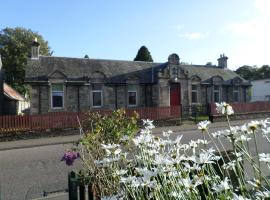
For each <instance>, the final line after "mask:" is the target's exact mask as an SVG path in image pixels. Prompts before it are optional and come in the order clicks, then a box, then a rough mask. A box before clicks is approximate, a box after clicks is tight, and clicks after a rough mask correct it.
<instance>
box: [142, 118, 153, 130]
mask: <svg viewBox="0 0 270 200" xmlns="http://www.w3.org/2000/svg"><path fill="white" fill-rule="evenodd" d="M153 122H154V121H153V120H149V119H146V120H145V119H143V125H145V128H146V129H153V128H155V126H154V124H153Z"/></svg>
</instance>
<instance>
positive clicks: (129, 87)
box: [128, 85, 136, 91]
mask: <svg viewBox="0 0 270 200" xmlns="http://www.w3.org/2000/svg"><path fill="white" fill-rule="evenodd" d="M135 90H136V85H128V91H135Z"/></svg>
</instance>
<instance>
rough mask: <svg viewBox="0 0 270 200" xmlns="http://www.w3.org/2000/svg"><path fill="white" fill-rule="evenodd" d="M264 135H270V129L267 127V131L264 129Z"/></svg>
mask: <svg viewBox="0 0 270 200" xmlns="http://www.w3.org/2000/svg"><path fill="white" fill-rule="evenodd" d="M262 134H263V135H264V136H267V135H270V127H267V128H265V129H262Z"/></svg>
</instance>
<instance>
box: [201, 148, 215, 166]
mask: <svg viewBox="0 0 270 200" xmlns="http://www.w3.org/2000/svg"><path fill="white" fill-rule="evenodd" d="M213 151H214V150H213V149H212V148H210V149H208V150H207V151H205V150H203V152H202V153H200V154H199V158H197V159H196V162H197V163H198V164H206V163H214V160H219V159H220V156H215V155H214V154H213Z"/></svg>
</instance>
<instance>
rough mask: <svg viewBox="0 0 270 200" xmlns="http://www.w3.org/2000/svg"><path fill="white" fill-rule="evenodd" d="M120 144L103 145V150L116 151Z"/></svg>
mask: <svg viewBox="0 0 270 200" xmlns="http://www.w3.org/2000/svg"><path fill="white" fill-rule="evenodd" d="M116 147H119V144H101V148H102V149H115V148H116Z"/></svg>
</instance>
